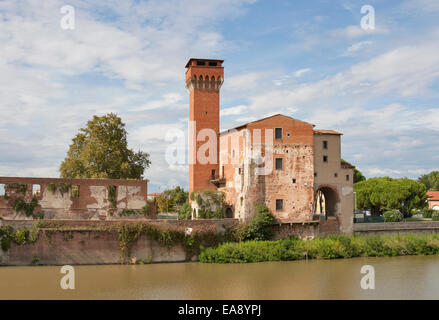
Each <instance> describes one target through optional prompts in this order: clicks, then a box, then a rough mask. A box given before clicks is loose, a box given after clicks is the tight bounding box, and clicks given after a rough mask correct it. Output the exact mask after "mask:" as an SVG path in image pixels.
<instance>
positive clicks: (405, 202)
mask: <svg viewBox="0 0 439 320" xmlns="http://www.w3.org/2000/svg"><path fill="white" fill-rule="evenodd" d="M354 191H355V192H356V193H357V206H358V207H359V208H370V209H371V211H372V214H373V215H379V214H381V213H382V212H383V211H388V210H392V209H397V210H399V211H400V212H401V213H402V214H403V215H404V217H409V216H411V212H412V210H413V209H422V208H424V207H425V206H426V204H427V194H426V189H425V186H424V185H423V184H422V183H419V182H417V181H414V180H411V179H407V178H402V179H393V178H389V177H383V178H371V179H368V180H364V181H361V182H358V183H355V184H354Z"/></svg>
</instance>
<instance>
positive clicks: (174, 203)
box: [156, 186, 189, 212]
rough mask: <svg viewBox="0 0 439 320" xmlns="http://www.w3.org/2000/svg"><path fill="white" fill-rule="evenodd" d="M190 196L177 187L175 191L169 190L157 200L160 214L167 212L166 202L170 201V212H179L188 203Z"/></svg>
mask: <svg viewBox="0 0 439 320" xmlns="http://www.w3.org/2000/svg"><path fill="white" fill-rule="evenodd" d="M188 197H189V194H188V192H185V191H184V189H183V188H181V187H179V186H177V187H175V188H174V189H168V190H165V191H164V192H163V194H162V195H160V196H158V197H157V198H156V201H157V210H158V212H166V200H167V201H168V211H169V212H173V211H176V210H178V209H179V208H180V207H181V206H182V205H183V204H184V203H185V202H187V201H188Z"/></svg>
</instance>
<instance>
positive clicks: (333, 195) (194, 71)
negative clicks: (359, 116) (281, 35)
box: [186, 58, 354, 234]
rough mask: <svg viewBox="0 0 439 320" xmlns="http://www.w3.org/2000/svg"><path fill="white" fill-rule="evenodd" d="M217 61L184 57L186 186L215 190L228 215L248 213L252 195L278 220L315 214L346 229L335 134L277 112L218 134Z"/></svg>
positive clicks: (348, 197) (348, 178)
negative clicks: (222, 197)
mask: <svg viewBox="0 0 439 320" xmlns="http://www.w3.org/2000/svg"><path fill="white" fill-rule="evenodd" d="M222 63H223V60H210V59H195V58H192V59H190V60H189V61H188V63H187V64H186V68H187V71H186V88H187V89H188V91H189V101H190V102H189V105H190V107H189V109H190V113H189V119H190V136H189V139H190V145H189V161H190V164H189V193H190V194H192V192H201V191H206V190H209V191H218V192H219V191H221V192H222V193H223V194H224V195H225V202H226V204H227V208H226V209H225V215H226V217H229V218H237V219H240V220H244V221H246V220H248V219H249V218H251V217H252V216H253V215H254V213H255V212H254V203H255V202H259V203H263V204H265V205H266V206H267V207H268V208H269V209H270V210H271V211H272V212H273V214H274V215H275V217H276V218H277V220H278V221H279V222H280V223H308V222H310V221H316V220H319V222H320V224H321V227H322V226H323V225H326V226H328V227H329V228H332V229H333V230H334V231H335V232H341V233H347V234H350V233H351V232H352V224H353V168H354V167H353V166H352V165H350V164H349V163H346V162H342V161H341V143H340V138H341V135H342V134H341V133H339V132H336V131H332V130H316V129H314V125H313V124H310V123H307V122H304V121H301V120H297V119H294V118H292V117H289V116H286V115H282V114H276V115H273V116H270V117H267V118H263V119H260V120H256V121H253V122H250V123H246V124H242V125H240V126H238V127H235V128H232V129H229V130H226V131H224V132H221V133H220V132H219V128H220V125H219V121H220V117H219V113H220V112H219V111H220V99H219V98H220V96H219V94H220V89H221V85H222V83H223V81H224V68H223V66H222ZM267 108H270V109H272V110H275V109H276V106H267ZM194 202H195V201H192V207H193V216H194V217H195V218H196V217H197V216H198V210H199V208H197V205H196V203H194Z"/></svg>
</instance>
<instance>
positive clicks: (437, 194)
mask: <svg viewBox="0 0 439 320" xmlns="http://www.w3.org/2000/svg"><path fill="white" fill-rule="evenodd" d="M427 196H428V200H430V201H439V191H428V192H427Z"/></svg>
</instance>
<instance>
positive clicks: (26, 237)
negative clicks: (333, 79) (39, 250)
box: [0, 225, 38, 252]
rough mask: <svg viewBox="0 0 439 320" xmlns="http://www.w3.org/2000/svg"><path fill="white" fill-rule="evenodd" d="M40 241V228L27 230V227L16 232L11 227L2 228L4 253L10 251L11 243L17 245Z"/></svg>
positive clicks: (0, 240)
mask: <svg viewBox="0 0 439 320" xmlns="http://www.w3.org/2000/svg"><path fill="white" fill-rule="evenodd" d="M37 239H38V228H37V227H36V226H35V225H34V227H33V228H32V229H30V230H27V229H26V228H25V227H22V228H20V229H19V230H17V231H15V230H14V229H13V228H12V227H11V226H0V244H1V249H2V250H3V251H5V252H6V251H8V250H9V248H10V246H11V242H14V243H16V244H17V245H25V244H29V243H34V242H35V241H37Z"/></svg>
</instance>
